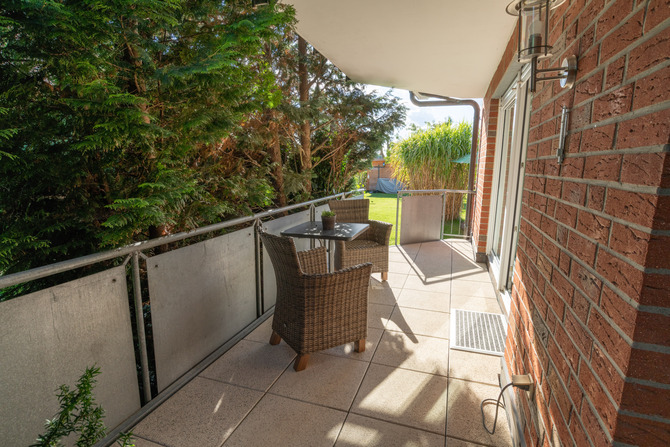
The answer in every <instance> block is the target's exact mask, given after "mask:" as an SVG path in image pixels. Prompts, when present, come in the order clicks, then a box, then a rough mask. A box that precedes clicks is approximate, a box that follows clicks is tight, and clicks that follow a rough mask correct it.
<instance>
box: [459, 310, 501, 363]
mask: <svg viewBox="0 0 670 447" xmlns="http://www.w3.org/2000/svg"><path fill="white" fill-rule="evenodd" d="M505 332H506V327H505V319H504V317H503V316H502V315H500V314H491V313H487V312H473V311H469V310H461V309H452V310H451V347H452V348H453V349H460V350H461V351H472V352H481V353H483V354H493V355H498V356H502V355H503V353H504V351H505Z"/></svg>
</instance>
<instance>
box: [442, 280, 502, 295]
mask: <svg viewBox="0 0 670 447" xmlns="http://www.w3.org/2000/svg"><path fill="white" fill-rule="evenodd" d="M451 294H452V295H461V296H478V297H482V298H495V297H496V292H495V289H494V288H493V284H491V281H463V280H458V279H455V280H453V281H452V282H451Z"/></svg>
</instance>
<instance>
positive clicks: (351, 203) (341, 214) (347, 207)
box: [328, 199, 370, 223]
mask: <svg viewBox="0 0 670 447" xmlns="http://www.w3.org/2000/svg"><path fill="white" fill-rule="evenodd" d="M328 206H330V209H331V211H335V214H336V215H337V221H338V222H346V223H366V222H367V221H368V215H369V211H370V199H351V200H331V201H330V202H328Z"/></svg>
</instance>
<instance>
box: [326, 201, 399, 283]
mask: <svg viewBox="0 0 670 447" xmlns="http://www.w3.org/2000/svg"><path fill="white" fill-rule="evenodd" d="M328 205H329V206H330V209H331V210H332V211H335V214H336V215H337V221H338V222H348V223H367V224H370V228H368V230H367V231H365V232H364V233H363V234H361V235H359V236H358V237H357V238H356V239H354V240H353V241H348V242H342V241H336V242H335V268H337V269H341V268H344V267H349V266H352V265H356V264H360V263H362V262H372V271H373V272H381V274H382V281H386V280H388V271H389V239H390V238H391V228H393V225H392V224H390V223H386V222H379V221H377V220H370V219H368V214H369V210H370V200H369V199H363V200H360V199H355V200H331V201H330V202H328Z"/></svg>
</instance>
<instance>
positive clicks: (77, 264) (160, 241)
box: [0, 188, 363, 289]
mask: <svg viewBox="0 0 670 447" xmlns="http://www.w3.org/2000/svg"><path fill="white" fill-rule="evenodd" d="M359 191H363V189H362V188H361V189H356V190H352V191H348V192H345V193H339V194H333V195H331V196H328V197H321V198H319V199H314V200H310V201H309V202H301V203H296V204H294V205H289V206H285V207H282V208H277V209H273V210H267V211H263V212H262V213H258V214H254V215H252V216H244V217H237V218H235V219H232V220H227V221H225V222H219V223H216V224H212V225H207V226H206V227H201V228H198V229H195V230H193V231H184V232H181V233H177V234H171V235H168V236H163V237H160V238H157V239H150V240H148V241H142V242H136V243H134V244H130V245H126V246H125V247H121V248H117V249H115V250H110V251H105V252H102V253H94V254H91V255H86V256H81V257H79V258H75V259H69V260H67V261H61V262H56V263H54V264H49V265H45V266H42V267H36V268H34V269H30V270H26V271H24V272H18V273H12V274H9V275H4V276H0V289H4V288H6V287H9V286H14V285H16V284H22V283H24V282H28V281H34V280H36V279H40V278H45V277H47V276H51V275H56V274H58V273H63V272H67V271H69V270H74V269H78V268H81V267H86V266H87V265H91V264H96V263H98V262H103V261H109V260H110V259H115V258H118V257H121V256H126V255H129V254H132V253H134V252H138V251H142V250H148V249H150V248H154V247H158V246H161V245H165V244H169V243H172V242H177V241H181V240H184V239H188V238H191V237H195V236H202V235H204V234H208V233H212V232H214V231H219V230H223V229H226V228H230V227H234V226H236V225H242V224H245V223H249V222H253V221H255V220H256V219H262V218H264V217H270V216H273V215H275V214H278V213H283V212H286V211H292V210H295V209H298V208H302V207H305V206H309V205H311V204H316V203H320V202H325V201H326V200H331V199H335V198H337V197H342V196H343V195H344V196H346V195H350V194H353V193H355V192H359Z"/></svg>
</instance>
